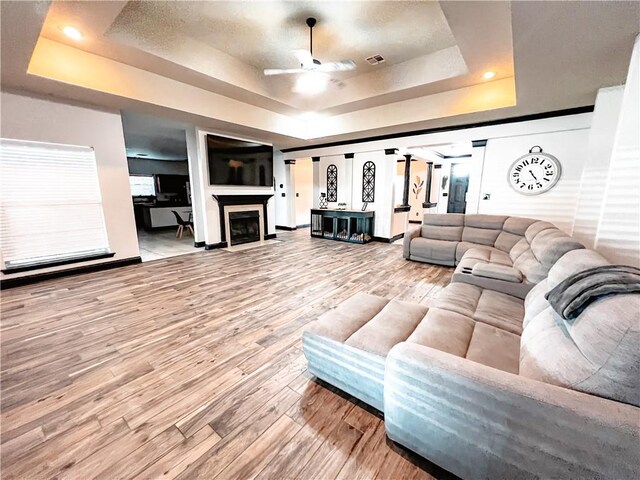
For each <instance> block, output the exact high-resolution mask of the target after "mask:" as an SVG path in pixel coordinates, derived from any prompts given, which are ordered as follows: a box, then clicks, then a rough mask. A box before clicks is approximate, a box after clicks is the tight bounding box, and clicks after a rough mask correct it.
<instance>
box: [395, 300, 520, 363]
mask: <svg viewBox="0 0 640 480" xmlns="http://www.w3.org/2000/svg"><path fill="white" fill-rule="evenodd" d="M407 342H409V343H417V344H420V345H423V346H425V347H430V348H435V349H437V350H441V351H443V352H447V353H449V354H451V355H456V356H458V357H463V358H467V359H468V360H472V361H474V362H477V363H482V364H483V365H487V366H489V367H493V368H497V369H498V370H503V371H505V372H510V373H518V358H519V352H520V336H519V335H515V334H513V333H510V332H506V331H504V330H501V329H499V328H496V327H493V326H491V325H486V324H484V323H482V322H476V321H474V320H473V319H471V318H469V317H468V316H466V315H462V314H460V313H456V312H452V311H449V310H443V309H439V308H433V307H431V308H430V309H429V311H428V312H427V314H426V316H425V317H424V320H422V322H420V325H418V327H417V328H416V329H415V331H414V332H413V333H412V334H411V336H410V337H409V338H408V339H407Z"/></svg>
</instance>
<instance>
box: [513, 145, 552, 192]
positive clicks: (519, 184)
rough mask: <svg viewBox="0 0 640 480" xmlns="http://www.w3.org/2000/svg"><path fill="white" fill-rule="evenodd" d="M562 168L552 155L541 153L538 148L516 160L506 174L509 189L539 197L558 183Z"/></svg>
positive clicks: (540, 149) (533, 148)
mask: <svg viewBox="0 0 640 480" xmlns="http://www.w3.org/2000/svg"><path fill="white" fill-rule="evenodd" d="M536 149H537V151H535V150H536ZM561 172H562V167H561V165H560V161H559V160H558V159H557V158H556V157H554V156H553V155H549V154H548V153H542V148H540V147H539V146H537V145H536V146H535V147H532V148H531V150H529V153H528V154H526V155H523V156H522V157H520V158H518V159H517V160H516V161H515V162H513V164H512V165H511V167H510V168H509V171H508V173H507V181H508V182H509V185H511V188H513V189H514V190H515V191H516V192H518V193H521V194H522V195H540V194H541V193H544V192H547V191H549V190H551V189H552V188H553V186H554V185H555V184H556V183H558V180H559V179H560V173H561Z"/></svg>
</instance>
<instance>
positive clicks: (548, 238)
mask: <svg viewBox="0 0 640 480" xmlns="http://www.w3.org/2000/svg"><path fill="white" fill-rule="evenodd" d="M581 248H584V245H582V244H581V243H579V242H577V241H575V240H573V239H572V238H571V237H569V236H568V235H567V234H566V233H564V232H562V231H560V230H558V229H557V228H556V227H555V226H553V225H552V224H551V223H549V222H543V221H537V222H534V223H532V224H531V225H530V226H529V227H528V228H527V230H526V231H525V233H524V238H522V239H521V240H520V241H518V242H517V243H516V244H515V245H514V246H513V247H512V248H511V250H510V251H509V256H510V257H511V261H512V262H513V266H514V267H515V268H517V269H518V270H520V271H521V272H522V273H523V274H524V276H525V277H527V280H529V281H530V282H532V283H539V282H541V281H542V280H544V279H545V278H546V277H547V275H548V274H549V269H550V268H551V267H552V266H553V265H554V264H555V263H556V262H557V261H558V259H559V258H560V257H562V256H563V255H564V254H565V253H567V252H569V251H571V250H576V249H581Z"/></svg>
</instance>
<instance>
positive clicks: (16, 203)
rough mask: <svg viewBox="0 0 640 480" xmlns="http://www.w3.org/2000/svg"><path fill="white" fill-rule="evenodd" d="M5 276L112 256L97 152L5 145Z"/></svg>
mask: <svg viewBox="0 0 640 480" xmlns="http://www.w3.org/2000/svg"><path fill="white" fill-rule="evenodd" d="M0 242H1V248H2V260H3V262H4V266H3V268H4V270H7V271H10V270H12V269H19V268H25V267H29V266H40V265H47V264H55V263H61V262H66V261H73V260H76V259H82V258H86V257H93V256H98V255H102V254H108V253H109V244H108V239H107V232H106V228H105V223H104V215H103V211H102V200H101V195H100V185H99V183H98V171H97V168H96V159H95V155H94V152H93V149H92V148H89V147H82V146H73V145H58V144H50V143H40V142H27V141H18V140H9V139H0Z"/></svg>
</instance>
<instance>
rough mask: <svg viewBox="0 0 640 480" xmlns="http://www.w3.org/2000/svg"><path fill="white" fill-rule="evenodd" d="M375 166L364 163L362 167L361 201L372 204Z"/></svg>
mask: <svg viewBox="0 0 640 480" xmlns="http://www.w3.org/2000/svg"><path fill="white" fill-rule="evenodd" d="M375 190H376V164H375V163H373V162H372V161H368V162H365V163H364V165H363V167H362V201H363V202H374V201H375V198H376V195H375Z"/></svg>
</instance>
